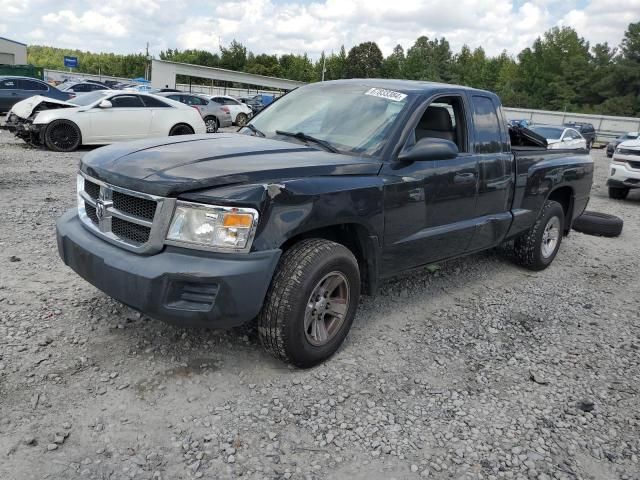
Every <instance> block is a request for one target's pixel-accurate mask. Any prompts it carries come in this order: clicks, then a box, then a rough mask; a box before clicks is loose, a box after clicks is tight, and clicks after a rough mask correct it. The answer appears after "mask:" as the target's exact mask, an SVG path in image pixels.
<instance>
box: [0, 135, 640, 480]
mask: <svg viewBox="0 0 640 480" xmlns="http://www.w3.org/2000/svg"><path fill="white" fill-rule="evenodd" d="M81 155H82V152H79V153H74V154H56V153H51V152H46V151H38V150H33V149H30V148H27V147H26V146H25V145H23V144H22V143H20V142H17V141H15V140H14V139H13V138H12V137H11V136H10V135H9V134H8V133H6V132H3V133H0V211H2V215H0V247H1V252H2V253H1V256H0V478H1V479H8V480H9V479H10V480H14V479H45V478H50V479H75V478H82V479H111V480H116V479H125V478H136V479H160V478H161V479H191V478H207V479H213V478H215V479H218V478H220V479H226V478H238V477H242V478H249V479H254V478H255V479H262V478H266V479H276V478H277V479H280V478H285V479H288V478H294V479H303V478H305V479H325V478H326V479H343V478H350V479H391V478H395V479H404V478H407V479H409V478H421V477H429V478H456V479H463V478H478V479H479V478H483V479H487V478H534V479H539V480H545V479H550V478H558V479H574V478H585V479H615V478H621V479H640V473H639V472H640V462H639V460H638V457H639V456H640V407H639V403H638V398H639V395H638V393H639V390H640V359H639V353H640V316H639V311H640V310H639V308H638V307H639V306H640V297H639V296H638V292H639V291H640V282H639V278H638V271H639V270H640V257H639V256H638V251H639V248H640V222H639V221H638V220H639V218H640V210H639V208H640V195H638V194H632V195H630V197H629V199H628V200H626V201H612V200H610V199H609V198H607V196H606V189H605V187H604V180H605V176H606V171H607V165H608V162H607V159H606V158H605V157H604V153H603V151H602V150H596V151H594V152H593V156H594V158H595V160H596V165H597V168H596V173H597V175H596V177H597V178H596V180H595V185H594V190H593V196H592V201H591V205H590V208H591V209H594V210H598V211H602V212H608V213H613V214H616V215H619V216H621V217H623V218H624V220H625V228H624V231H623V234H622V236H621V237H619V238H615V239H607V238H600V237H590V236H586V235H583V234H580V233H577V232H573V233H572V234H571V235H570V236H569V237H568V238H565V239H564V241H563V244H562V247H561V250H560V253H559V255H558V257H557V259H556V260H555V262H554V264H553V265H552V266H551V267H550V268H549V269H547V270H546V271H544V272H539V273H532V272H529V271H526V270H523V269H521V268H518V267H516V266H514V265H513V264H512V263H511V262H510V260H509V259H508V258H507V257H506V256H505V255H504V254H503V253H500V252H487V253H484V254H481V255H474V256H472V257H469V258H466V259H463V260H459V261H452V262H449V263H446V264H443V265H441V266H439V268H430V269H425V270H424V271H422V272H418V273H414V274H412V275H408V276H404V277H402V278H399V279H396V280H393V281H390V282H387V283H385V284H384V286H383V288H382V292H381V294H380V295H379V296H377V297H375V298H364V299H363V300H362V302H361V306H360V311H359V314H358V316H357V318H356V321H355V324H354V328H353V330H352V333H351V334H350V336H349V337H348V339H347V341H346V342H345V345H344V347H343V348H342V349H341V350H340V352H339V353H338V354H337V355H336V356H335V357H334V358H333V359H332V360H330V361H329V362H327V363H325V364H324V365H322V366H319V367H317V368H315V369H312V370H308V371H300V370H295V369H291V368H288V367H287V366H285V365H283V364H281V363H279V362H277V361H275V360H273V359H272V358H270V357H269V356H268V355H267V354H265V353H263V351H262V350H261V348H260V346H259V344H258V342H257V339H256V338H255V335H253V334H251V333H250V334H249V335H248V336H247V335H245V334H244V333H242V332H236V331H231V332H227V331H200V330H181V329H177V328H174V327H171V326H168V325H164V324H162V323H160V322H157V321H153V320H149V319H148V318H145V317H144V316H141V315H139V314H137V313H136V312H134V311H132V310H130V309H128V308H126V307H124V306H122V305H121V304H119V303H117V302H115V301H113V300H111V299H109V298H108V297H106V296H105V295H104V294H102V293H101V292H99V291H98V290H96V289H95V288H93V287H92V286H91V285H89V284H87V283H85V282H84V281H83V280H81V279H80V278H79V277H78V276H77V275H75V274H74V273H73V272H72V271H71V270H70V269H68V268H67V267H65V266H64V265H63V263H62V262H61V261H60V259H59V258H58V254H57V251H56V244H55V238H54V222H55V220H56V219H57V218H58V217H59V216H60V215H61V214H62V213H63V212H64V211H65V210H66V209H67V208H70V207H72V206H73V205H74V203H75V175H74V173H75V170H76V168H77V164H78V159H79V158H80V157H81Z"/></svg>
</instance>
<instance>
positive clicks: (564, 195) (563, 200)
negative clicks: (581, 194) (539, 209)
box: [547, 185, 575, 234]
mask: <svg viewBox="0 0 640 480" xmlns="http://www.w3.org/2000/svg"><path fill="white" fill-rule="evenodd" d="M574 199H575V193H574V191H573V188H572V187H571V186H569V185H562V186H559V187H556V188H554V189H553V190H551V192H549V195H548V196H547V200H551V201H554V202H558V203H559V204H560V205H561V206H562V210H563V211H564V218H565V222H564V233H565V234H567V233H569V231H570V230H571V224H572V223H573V203H574Z"/></svg>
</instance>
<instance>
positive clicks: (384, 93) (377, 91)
mask: <svg viewBox="0 0 640 480" xmlns="http://www.w3.org/2000/svg"><path fill="white" fill-rule="evenodd" d="M365 95H371V96H372V97H378V98H386V99H387V100H392V101H394V102H400V101H402V100H404V99H405V98H407V95H406V94H404V93H400V92H394V91H393V90H386V89H384V88H370V89H369V90H367V91H366V92H365Z"/></svg>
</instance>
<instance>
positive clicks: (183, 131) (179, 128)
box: [169, 123, 194, 137]
mask: <svg viewBox="0 0 640 480" xmlns="http://www.w3.org/2000/svg"><path fill="white" fill-rule="evenodd" d="M193 134H194V131H193V128H191V127H190V126H189V125H185V124H184V123H181V124H179V125H175V126H173V127H171V130H169V136H170V137H173V136H175V135H193Z"/></svg>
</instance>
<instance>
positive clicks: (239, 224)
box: [222, 213, 253, 228]
mask: <svg viewBox="0 0 640 480" xmlns="http://www.w3.org/2000/svg"><path fill="white" fill-rule="evenodd" d="M252 223H253V217H252V216H251V215H247V214H240V213H227V214H226V215H225V216H224V220H223V222H222V226H223V227H235V228H250V227H251V224H252Z"/></svg>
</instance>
